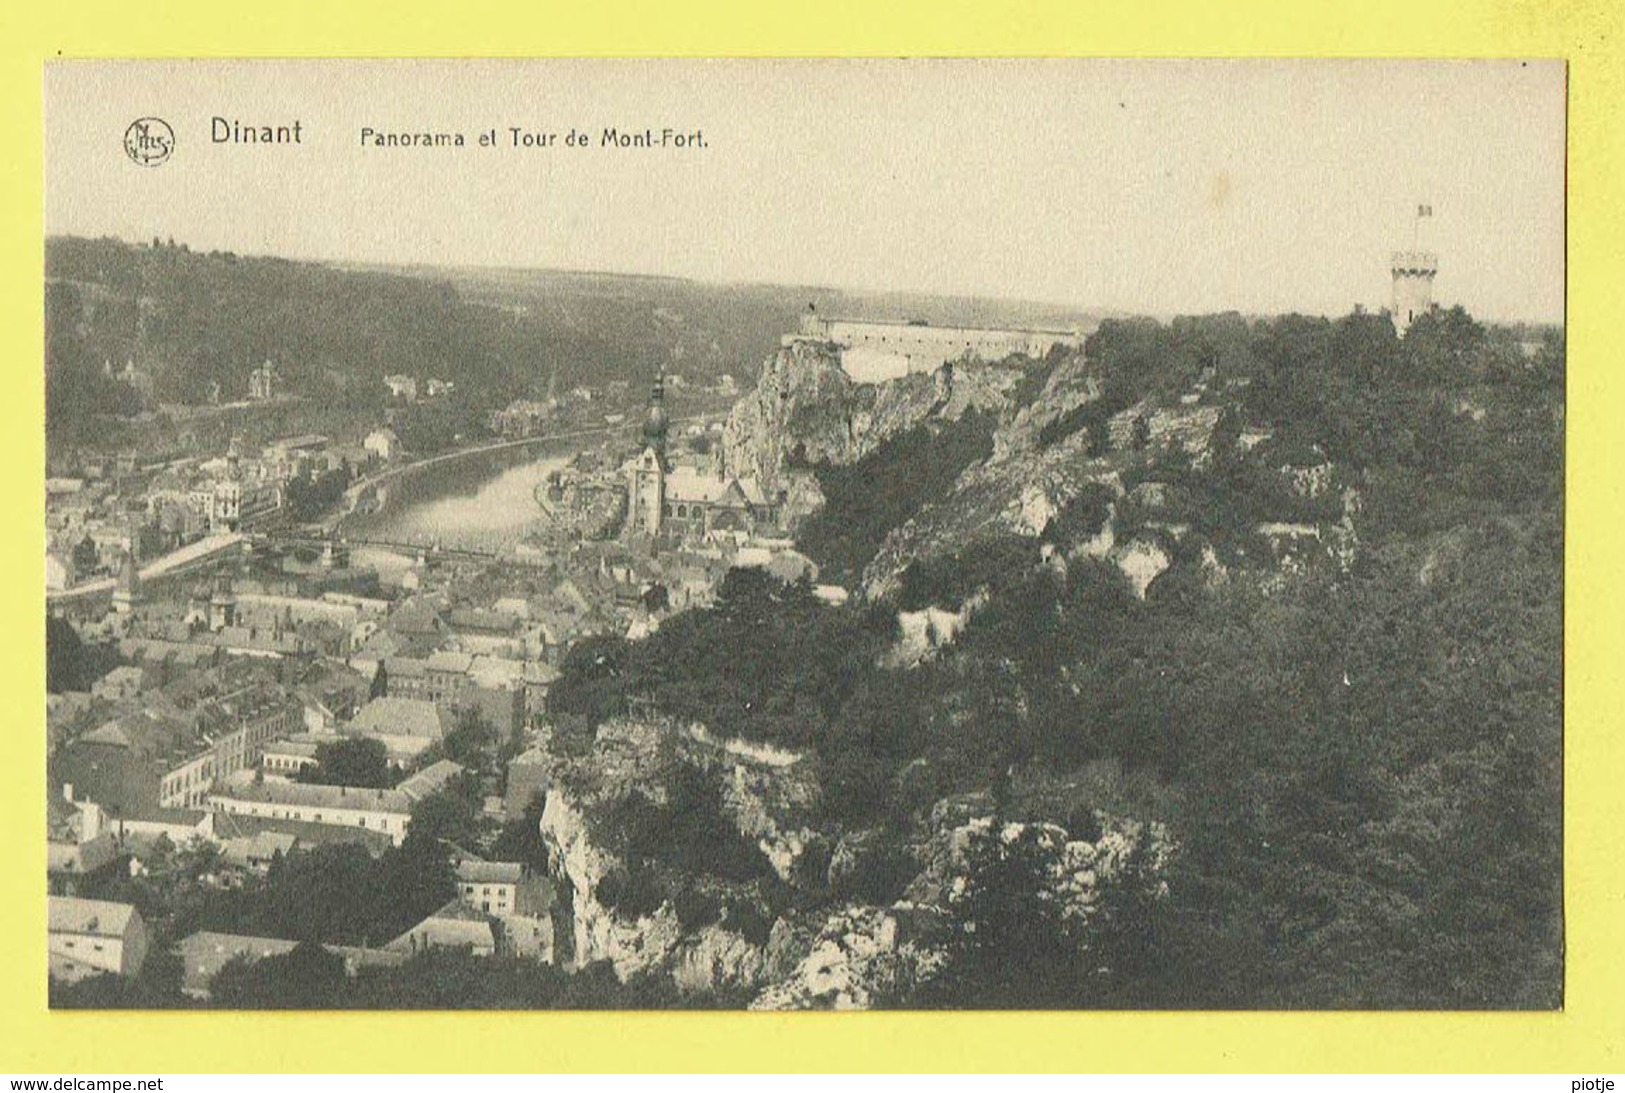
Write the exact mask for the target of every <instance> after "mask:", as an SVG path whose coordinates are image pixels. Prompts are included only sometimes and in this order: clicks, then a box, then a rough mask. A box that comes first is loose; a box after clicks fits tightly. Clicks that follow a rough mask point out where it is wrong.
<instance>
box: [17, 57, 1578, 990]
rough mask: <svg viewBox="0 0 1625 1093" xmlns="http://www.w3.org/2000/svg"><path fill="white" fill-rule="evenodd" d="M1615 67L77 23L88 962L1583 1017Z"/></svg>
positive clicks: (86, 972) (66, 337)
mask: <svg viewBox="0 0 1625 1093" xmlns="http://www.w3.org/2000/svg"><path fill="white" fill-rule="evenodd" d="M1566 78H1567V72H1566V67H1565V64H1564V62H1562V61H1560V60H1529V61H1522V60H1515V59H1511V60H1508V59H1496V60H1459V61H1434V60H1379V59H1359V60H1357V59H1350V60H1317V59H1298V60H1173V59H1168V60H1129V59H1123V60H1104V59H1098V60H1094V59H1036V58H1034V59H997V60H995V59H952V60H950V59H927V58H918V59H836V58H829V59H803V60H790V59H773V60H768V59H721V58H718V59H708V60H701V59H683V60H678V59H640V60H631V59H576V60H563V59H555V60H434V61H431V60H418V61H407V60H305V61H295V60H190V61H188V60H164V61H158V60H150V61H136V60H127V61H114V60H62V61H53V62H50V63H48V64H47V65H46V66H45V70H44V155H45V182H44V195H45V215H44V226H45V237H44V239H43V262H44V315H43V324H44V356H45V359H44V399H45V425H46V436H45V471H46V477H45V482H44V488H45V514H46V527H45V529H44V531H45V587H46V592H45V601H46V620H45V650H46V691H47V693H46V695H45V709H46V716H45V722H46V724H45V732H46V753H47V757H46V763H45V769H44V771H43V772H42V771H40V770H38V769H34V770H33V771H31V772H28V776H29V777H34V778H37V777H39V776H40V774H41V773H43V774H44V775H45V778H46V801H47V807H46V816H45V827H46V832H45V838H46V844H47V855H46V868H47V875H46V877H45V878H43V879H44V882H45V885H44V886H45V888H46V892H45V893H44V895H45V898H46V899H47V900H48V913H47V919H48V941H47V946H46V949H47V952H48V963H49V968H48V973H47V969H46V968H43V967H40V968H36V969H35V971H33V972H28V971H27V970H26V969H25V970H24V971H23V972H22V973H20V974H33V975H43V974H48V976H49V1003H50V1006H51V1007H52V1008H54V1009H128V1010H155V1009H216V1010H290V1009H291V1010H552V1009H569V1010H755V1011H764V1010H765V1011H795V1010H1248V1011H1260V1010H1262V1011H1279V1010H1390V1011H1396V1010H1403V1011H1416V1010H1445V1011H1484V1010H1534V1011H1556V1010H1561V1009H1562V1008H1563V1005H1564V972H1565V959H1564V957H1565V947H1564V946H1565V930H1564V858H1563V850H1564V824H1563V804H1564V797H1563V754H1564V752H1563V745H1564V738H1563V725H1564V720H1563V713H1564V709H1563V693H1564V692H1563V683H1564V664H1563V649H1564V646H1563V590H1564V569H1563V560H1564V440H1565V326H1564V320H1565V249H1564V248H1565V232H1566V222H1565V215H1566V208H1565V169H1566V165H1565V137H1566V128H1565V127H1566V96H1567V82H1566ZM19 366H20V367H22V368H24V369H25V370H26V369H31V368H32V367H33V366H32V365H31V364H29V363H28V362H26V361H24V362H20V365H19ZM30 481H31V482H32V481H33V479H32V476H31V475H30ZM29 488H30V489H33V488H36V487H34V486H30V487H29ZM29 549H30V550H32V549H33V548H32V547H30V548H29ZM30 640H32V639H30ZM24 697H25V700H26V696H24ZM33 845H36V846H37V845H38V844H37V843H34V844H33ZM17 879H18V880H19V883H20V889H19V890H20V891H21V892H23V893H25V895H26V894H27V893H39V891H40V878H38V877H37V874H36V875H35V876H34V877H29V878H17ZM32 898H36V899H37V898H38V896H34V897H32ZM808 1020H810V1019H808Z"/></svg>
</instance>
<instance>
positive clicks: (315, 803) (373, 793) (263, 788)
mask: <svg viewBox="0 0 1625 1093" xmlns="http://www.w3.org/2000/svg"><path fill="white" fill-rule="evenodd" d="M209 796H210V798H211V799H215V798H219V799H223V800H236V801H252V802H257V803H259V804H268V805H290V806H297V807H304V808H337V809H370V810H376V811H382V812H398V813H401V814H402V815H405V814H406V813H408V812H410V811H411V808H412V799H411V798H410V797H409V796H407V795H406V794H405V793H403V792H401V791H400V790H398V789H359V788H357V787H355V786H322V785H312V784H306V783H303V782H266V783H264V784H263V785H241V786H229V787H223V788H221V789H220V790H217V791H215V792H213V793H211V794H210V795H209Z"/></svg>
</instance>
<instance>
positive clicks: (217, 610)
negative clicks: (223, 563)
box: [209, 573, 237, 634]
mask: <svg viewBox="0 0 1625 1093" xmlns="http://www.w3.org/2000/svg"><path fill="white" fill-rule="evenodd" d="M236 625H237V596H236V594H235V593H233V592H232V590H231V577H230V576H229V575H228V574H225V573H220V574H218V575H216V576H215V579H214V594H213V595H211V596H210V597H209V629H210V630H213V631H214V632H215V633H217V634H218V633H219V632H220V631H222V630H224V629H225V628H226V627H228V626H236Z"/></svg>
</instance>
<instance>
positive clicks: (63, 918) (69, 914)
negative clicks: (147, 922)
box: [47, 896, 141, 937]
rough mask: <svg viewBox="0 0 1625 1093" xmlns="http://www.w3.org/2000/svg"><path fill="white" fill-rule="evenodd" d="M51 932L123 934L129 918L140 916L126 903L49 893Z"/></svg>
mask: <svg viewBox="0 0 1625 1093" xmlns="http://www.w3.org/2000/svg"><path fill="white" fill-rule="evenodd" d="M47 915H48V917H49V921H50V931H51V933H53V934H95V935H97V936H100V937H122V936H124V932H125V931H126V930H128V929H129V928H130V921H131V920H132V919H139V918H140V917H141V916H140V915H138V914H137V913H136V910H135V908H134V907H133V906H131V905H130V904H128V903H113V902H111V901H110V900H103V899H79V898H77V897H74V896H51V897H50V904H49V910H48V912H47Z"/></svg>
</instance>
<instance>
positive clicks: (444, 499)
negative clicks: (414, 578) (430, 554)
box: [343, 441, 573, 553]
mask: <svg viewBox="0 0 1625 1093" xmlns="http://www.w3.org/2000/svg"><path fill="white" fill-rule="evenodd" d="M572 451H573V446H572V445H571V444H570V443H569V442H568V441H559V442H553V443H549V442H546V441H542V442H538V443H537V444H536V445H527V446H526V447H524V448H517V449H510V450H506V451H499V452H487V453H481V454H478V455H470V456H468V457H467V458H463V459H453V460H448V461H446V462H444V463H438V464H435V465H433V466H430V467H425V468H424V469H422V470H419V471H410V472H408V473H406V474H405V475H403V476H401V477H400V478H398V479H396V480H394V481H392V482H390V483H388V484H387V485H385V486H383V487H381V488H380V490H379V500H380V502H381V504H380V507H379V508H378V509H377V510H376V511H374V512H369V513H363V514H359V515H355V516H351V517H349V518H348V519H346V520H345V521H344V525H343V533H344V534H345V535H346V536H348V537H352V538H356V539H375V540H386V541H389V542H396V543H421V544H423V545H425V546H428V545H431V544H438V545H440V546H444V547H452V548H460V549H464V550H483V551H490V552H493V553H500V552H502V551H504V550H506V549H507V548H509V547H512V546H513V545H514V544H515V543H517V542H518V541H519V540H520V539H522V538H523V537H524V535H525V533H526V532H528V531H530V530H531V528H533V527H534V526H535V525H536V524H537V522H538V521H540V520H542V519H544V517H543V516H542V510H541V508H540V507H539V506H538V505H537V504H536V497H535V490H536V487H537V486H538V485H539V484H541V482H542V481H543V480H544V479H545V478H546V477H547V475H548V474H549V473H550V472H551V471H554V470H557V469H558V468H560V467H562V466H564V464H565V463H566V462H567V461H568V460H569V458H570V454H571V452H572Z"/></svg>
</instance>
